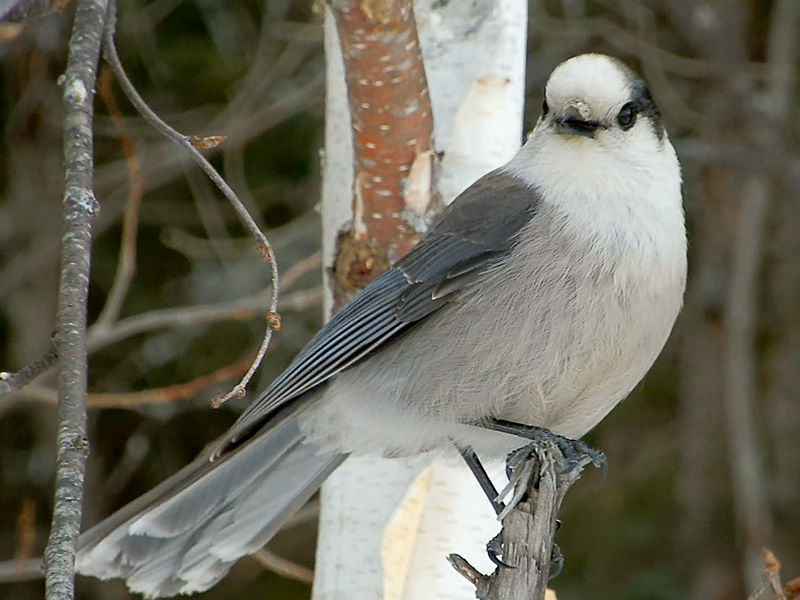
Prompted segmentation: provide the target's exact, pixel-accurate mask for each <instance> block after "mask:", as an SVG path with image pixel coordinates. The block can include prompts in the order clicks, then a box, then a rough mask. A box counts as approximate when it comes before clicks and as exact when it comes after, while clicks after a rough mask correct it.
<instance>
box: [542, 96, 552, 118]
mask: <svg viewBox="0 0 800 600" xmlns="http://www.w3.org/2000/svg"><path fill="white" fill-rule="evenodd" d="M549 112H550V107H549V106H547V98H545V99H544V100H543V101H542V116H545V115H546V114H547V113H549Z"/></svg>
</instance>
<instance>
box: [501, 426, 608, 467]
mask: <svg viewBox="0 0 800 600" xmlns="http://www.w3.org/2000/svg"><path fill="white" fill-rule="evenodd" d="M495 424H496V430H499V431H503V432H505V433H512V434H514V435H517V436H519V437H521V438H525V439H528V440H530V441H531V442H532V443H531V444H529V445H528V446H523V447H522V448H520V449H518V450H515V451H514V452H512V453H511V454H510V455H509V461H511V458H512V457H513V456H514V455H515V454H517V453H522V454H523V455H524V456H526V457H531V450H533V449H534V448H533V447H536V449H537V450H544V449H546V448H549V449H553V450H557V451H558V452H556V453H551V455H553V454H554V456H553V457H554V458H555V459H556V461H557V462H558V463H559V466H560V467H561V468H560V470H559V475H563V474H567V473H570V472H571V471H573V470H574V469H576V468H583V467H585V466H586V465H587V464H589V463H591V464H593V465H594V466H595V467H598V468H601V469H603V471H605V470H606V468H607V467H608V463H607V462H606V456H605V454H603V453H602V452H600V451H599V450H596V449H595V448H592V447H591V446H590V445H589V444H587V443H586V442H584V441H581V440H573V439H570V438H567V437H564V436H563V435H558V434H556V433H553V432H552V431H550V430H549V429H544V428H543V427H533V426H531V425H522V424H519V423H510V422H508V421H496V422H495ZM533 454H537V455H538V452H534V453H533Z"/></svg>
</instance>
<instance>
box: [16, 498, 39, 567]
mask: <svg viewBox="0 0 800 600" xmlns="http://www.w3.org/2000/svg"><path fill="white" fill-rule="evenodd" d="M17 526H18V529H19V544H18V545H17V551H16V552H15V553H14V560H15V561H25V560H28V559H29V558H30V557H31V555H32V554H33V548H34V546H35V545H36V500H34V499H32V498H24V499H23V500H22V506H21V507H20V510H19V517H17Z"/></svg>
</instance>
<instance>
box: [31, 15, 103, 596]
mask: <svg viewBox="0 0 800 600" xmlns="http://www.w3.org/2000/svg"><path fill="white" fill-rule="evenodd" d="M106 13H107V2H106V0H80V1H79V2H78V7H77V11H76V13H75V24H74V26H73V29H72V36H71V38H70V43H69V58H68V61H67V71H66V73H65V75H64V108H65V116H64V163H65V166H66V169H65V171H66V173H65V193H64V234H63V238H62V250H61V261H62V264H61V278H60V283H59V294H58V328H59V329H58V333H57V335H56V347H57V349H58V361H59V369H58V371H59V372H58V395H59V410H58V413H59V415H58V417H59V429H58V456H57V461H56V477H55V490H56V492H55V503H54V508H53V521H52V527H51V530H50V538H49V540H48V542H47V548H46V549H45V554H44V557H45V558H44V562H45V569H46V586H45V594H46V597H47V599H48V600H68V599H71V598H74V595H75V590H74V578H75V576H74V568H75V548H76V544H77V541H78V532H79V530H80V523H81V503H82V500H83V481H84V473H85V469H86V455H87V454H88V450H89V444H88V440H87V437H86V373H87V353H86V301H87V297H88V293H89V264H90V257H91V225H90V219H91V217H92V215H94V214H96V213H97V212H98V211H99V205H98V203H97V199H96V198H95V197H94V191H93V187H92V186H93V151H92V117H93V113H94V111H93V100H94V88H95V81H96V76H97V63H98V59H99V57H100V39H101V37H102V34H103V29H104V27H105V22H106Z"/></svg>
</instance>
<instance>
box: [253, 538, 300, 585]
mask: <svg viewBox="0 0 800 600" xmlns="http://www.w3.org/2000/svg"><path fill="white" fill-rule="evenodd" d="M253 557H254V558H255V559H256V560H257V561H258V562H259V563H261V565H262V566H263V567H264V568H266V569H269V570H270V571H272V572H273V573H277V574H278V575H283V576H284V577H288V578H289V579H294V580H295V581H300V582H302V583H309V584H310V583H313V582H314V571H312V570H311V569H309V568H308V567H304V566H303V565H298V564H297V563H296V562H293V561H291V560H289V559H288V558H284V557H282V556H279V555H277V554H275V553H274V552H273V551H272V550H270V549H269V548H268V547H267V546H264V547H263V548H261V550H258V551H257V552H255V553H254V554H253Z"/></svg>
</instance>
